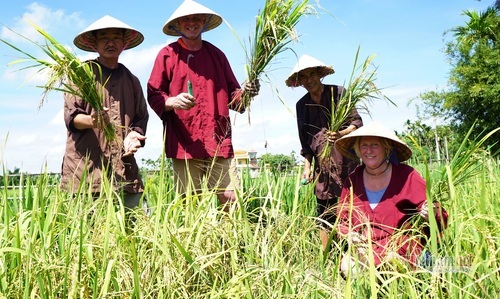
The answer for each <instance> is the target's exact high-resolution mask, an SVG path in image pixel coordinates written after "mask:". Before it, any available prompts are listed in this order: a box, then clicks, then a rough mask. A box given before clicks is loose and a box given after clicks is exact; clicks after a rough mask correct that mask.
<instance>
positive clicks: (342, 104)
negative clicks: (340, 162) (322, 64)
mask: <svg viewBox="0 0 500 299" xmlns="http://www.w3.org/2000/svg"><path fill="white" fill-rule="evenodd" d="M359 50H360V47H358V49H357V51H356V56H355V59H354V66H353V69H352V72H351V76H350V79H349V84H348V85H347V88H346V91H345V92H344V93H343V94H342V95H341V96H340V99H339V101H338V103H335V98H334V95H333V93H332V110H331V111H330V115H329V116H330V125H329V127H328V130H329V131H331V132H337V131H339V130H341V128H342V126H343V125H344V124H345V123H346V122H348V121H349V118H350V117H351V115H352V113H353V112H354V111H355V110H358V111H360V110H361V111H365V112H367V113H369V110H368V104H371V103H372V102H373V100H375V99H381V100H385V101H388V102H389V103H391V104H393V105H394V106H396V104H395V103H394V102H392V101H391V100H390V99H389V98H388V97H387V96H385V95H384V94H383V93H382V89H381V88H379V87H377V85H376V84H375V81H376V80H377V76H376V75H377V69H378V68H377V67H375V68H373V69H372V68H371V67H373V59H374V58H375V55H370V56H369V57H367V58H366V59H365V61H364V62H363V63H362V64H361V65H358V58H359ZM356 72H359V74H357V75H356ZM324 138H325V140H324V147H323V150H322V151H321V153H320V156H319V158H320V164H321V165H322V167H323V168H329V167H330V166H331V165H330V163H332V162H333V160H332V159H330V157H331V156H332V151H333V143H331V142H328V141H327V140H326V138H327V136H326V134H325V135H324Z"/></svg>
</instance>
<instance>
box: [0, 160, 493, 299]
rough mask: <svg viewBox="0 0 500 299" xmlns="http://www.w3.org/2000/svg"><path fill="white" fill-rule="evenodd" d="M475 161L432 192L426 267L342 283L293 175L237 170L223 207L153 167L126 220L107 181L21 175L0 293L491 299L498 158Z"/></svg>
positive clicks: (4, 228) (7, 213)
mask: <svg viewBox="0 0 500 299" xmlns="http://www.w3.org/2000/svg"><path fill="white" fill-rule="evenodd" d="M481 161H482V162H485V163H480V164H479V165H478V167H479V169H478V170H477V172H476V173H475V175H473V176H470V177H468V178H467V179H464V180H461V181H460V184H457V185H453V187H452V189H449V190H452V192H451V193H452V194H454V195H453V197H451V198H450V199H449V200H448V201H444V202H443V204H444V205H445V208H446V209H447V210H448V212H449V214H450V219H449V227H448V229H447V230H445V231H444V234H443V236H442V240H441V242H440V243H439V246H437V244H435V245H436V248H437V250H436V251H435V252H433V254H434V255H433V260H434V262H435V264H434V268H429V269H424V268H417V269H410V268H408V267H406V266H404V265H390V266H388V267H386V268H384V269H382V270H380V271H376V270H374V269H371V270H369V271H368V272H367V273H366V274H364V275H361V276H358V277H356V278H355V279H352V278H349V280H348V281H345V280H344V279H343V278H342V277H341V276H340V274H339V272H338V271H337V269H338V263H339V252H338V250H337V249H335V248H336V244H334V246H333V247H334V249H333V250H332V251H331V252H328V253H326V254H325V255H323V253H322V252H321V242H320V240H319V237H318V235H317V229H316V224H315V218H314V215H315V200H314V197H313V195H312V189H311V186H301V184H300V176H298V175H283V176H275V175H272V174H270V173H267V172H264V173H263V174H262V175H261V176H260V177H258V178H255V179H251V178H250V177H249V176H246V175H245V176H243V190H241V192H240V193H239V200H240V206H241V208H240V209H239V210H237V211H232V212H231V213H230V214H225V213H222V212H221V211H220V207H218V206H217V204H216V197H215V196H214V195H212V194H210V193H209V192H205V193H203V194H201V195H200V196H199V197H192V198H187V199H186V200H185V201H184V200H182V199H181V198H179V197H178V196H176V195H175V192H173V189H174V187H173V183H172V179H171V176H170V173H169V172H168V171H167V170H166V169H165V168H163V169H161V170H160V171H158V172H157V173H155V174H152V175H151V176H149V177H147V178H146V179H145V181H146V194H147V197H148V200H149V204H150V205H151V206H152V207H153V208H154V211H153V213H152V215H151V216H150V217H146V216H145V215H144V214H142V213H140V212H138V214H137V216H136V217H137V220H136V224H135V226H133V227H128V226H127V221H126V214H125V213H124V210H123V207H122V206H120V205H119V204H118V195H117V194H116V193H114V192H111V191H109V190H111V189H110V187H107V189H106V190H107V191H105V192H103V194H102V195H101V197H100V198H98V199H97V200H93V199H92V198H91V196H90V195H87V194H82V195H81V196H78V197H76V198H72V197H71V196H69V195H67V194H65V193H63V192H62V191H61V190H60V189H59V187H57V186H48V187H46V185H47V184H46V182H47V179H48V176H43V175H42V176H40V177H38V178H36V179H35V180H30V179H25V180H23V181H22V182H21V183H20V186H19V187H21V188H20V191H19V192H17V193H16V194H14V196H15V198H11V199H7V198H6V195H7V194H8V195H9V196H12V195H13V194H12V193H9V192H7V191H6V190H5V188H6V187H2V188H4V190H2V192H1V194H2V205H1V206H0V236H1V237H0V294H1V296H0V298H191V299H192V298H350V297H352V298H368V297H372V298H377V296H379V297H384V298H422V297H426V298H494V297H495V296H496V293H497V290H498V289H500V281H499V277H500V275H499V271H500V259H499V255H500V246H499V245H498V244H500V242H499V228H500V219H499V217H498V215H500V208H499V207H500V202H499V201H500V200H499V198H500V194H499V192H500V191H499V190H500V181H499V180H498V177H499V175H500V164H499V161H498V160H494V159H492V158H491V157H488V156H484V157H483V159H481ZM448 166H449V165H435V166H434V168H433V169H430V171H429V174H430V175H434V177H436V178H439V176H438V175H435V173H437V174H440V173H441V172H442V171H443V169H446V167H448ZM420 167H423V166H420ZM296 173H301V172H300V169H299V170H298V172H296ZM432 245H433V244H431V245H430V246H432Z"/></svg>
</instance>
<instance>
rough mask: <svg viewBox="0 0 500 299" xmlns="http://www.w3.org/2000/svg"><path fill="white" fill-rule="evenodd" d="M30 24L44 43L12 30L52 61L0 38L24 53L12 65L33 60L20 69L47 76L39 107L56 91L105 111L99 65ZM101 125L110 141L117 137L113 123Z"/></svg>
mask: <svg viewBox="0 0 500 299" xmlns="http://www.w3.org/2000/svg"><path fill="white" fill-rule="evenodd" d="M28 23H29V24H30V25H31V26H33V28H34V29H35V30H36V31H37V32H38V33H39V34H40V35H42V36H43V38H44V39H45V44H40V43H38V42H36V41H33V40H31V39H29V38H27V37H25V36H23V35H21V34H19V33H17V32H15V31H14V30H12V29H9V30H11V31H12V32H14V33H15V34H17V35H19V36H20V37H22V38H23V39H25V40H27V41H29V42H30V43H32V44H34V45H35V46H37V47H38V48H40V49H41V50H42V51H43V52H44V53H45V54H46V55H47V56H48V58H49V60H46V59H40V58H37V57H35V56H33V55H31V54H29V53H27V52H26V51H23V50H21V49H20V48H18V47H17V46H15V45H13V44H12V43H9V42H7V41H5V40H3V39H0V41H2V42H3V43H4V44H6V45H8V46H9V47H11V48H13V49H14V50H16V51H17V52H20V53H22V54H23V55H24V58H20V59H17V60H14V61H12V62H10V63H9V65H13V64H18V63H32V64H31V65H29V66H26V67H23V68H21V70H24V69H30V68H36V69H37V73H39V74H43V75H44V76H46V77H47V81H46V82H45V85H42V86H37V87H40V88H43V89H44V91H43V94H42V98H41V100H40V104H39V108H40V107H41V106H43V103H44V102H45V100H46V98H47V95H48V94H49V92H50V91H53V90H56V91H62V92H66V93H69V94H73V95H76V96H78V97H80V98H82V99H83V100H85V101H86V102H87V103H88V104H89V105H90V106H91V107H92V108H93V109H94V110H96V111H102V110H103V108H104V107H103V90H101V89H99V87H98V86H101V88H104V86H105V84H106V82H101V84H96V75H95V74H94V71H93V70H92V68H93V67H95V68H96V69H97V72H98V75H99V76H98V78H102V73H101V68H100V66H99V64H97V63H95V62H92V61H87V62H82V61H80V59H78V57H77V56H76V55H75V54H74V53H73V52H71V51H70V50H68V49H67V48H66V47H65V46H63V45H62V44H61V43H59V42H58V41H57V40H56V39H55V38H54V37H52V36H51V35H50V34H49V33H47V32H46V31H44V30H43V29H42V28H40V27H39V26H37V25H36V24H34V23H32V22H29V21H28ZM98 116H99V118H98V122H99V123H102V122H103V119H102V117H101V114H100V113H98ZM99 127H103V130H104V136H105V137H106V140H107V141H108V142H111V141H113V140H115V137H116V134H115V129H114V125H113V124H112V123H107V124H106V125H101V126H99Z"/></svg>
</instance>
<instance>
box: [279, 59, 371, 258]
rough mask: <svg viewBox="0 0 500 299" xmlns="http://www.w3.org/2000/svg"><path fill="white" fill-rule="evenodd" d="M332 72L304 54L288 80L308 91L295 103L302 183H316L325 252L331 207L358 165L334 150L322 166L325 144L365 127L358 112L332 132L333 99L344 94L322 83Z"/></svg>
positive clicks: (321, 236)
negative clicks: (321, 160) (302, 159)
mask: <svg viewBox="0 0 500 299" xmlns="http://www.w3.org/2000/svg"><path fill="white" fill-rule="evenodd" d="M333 73H334V70H333V67H331V66H328V65H326V64H325V63H323V62H321V61H319V60H317V59H316V58H313V57H311V56H309V55H302V56H301V57H300V59H299V61H298V62H297V64H296V65H295V67H294V69H293V70H292V73H291V74H290V76H289V77H288V79H287V80H286V81H285V83H286V85H287V86H289V87H297V86H303V87H304V88H305V89H306V90H307V93H306V94H305V95H304V96H303V97H302V98H301V99H300V100H299V101H298V102H297V104H296V112H297V127H298V131H299V139H300V144H301V147H302V148H301V150H300V154H301V155H302V156H303V157H304V158H305V159H304V173H303V175H302V178H303V183H309V182H311V181H314V182H315V184H316V185H315V189H314V194H315V196H316V201H317V215H318V218H319V221H318V222H319V225H320V239H321V244H322V246H323V247H322V248H323V249H324V250H326V248H327V245H328V241H329V238H330V230H331V227H332V225H333V224H334V223H335V220H336V217H335V212H334V211H332V208H333V207H334V206H335V205H336V204H337V202H338V197H339V196H340V192H341V190H342V183H343V182H344V180H345V179H346V178H347V176H348V174H349V173H350V172H351V171H352V170H354V168H355V167H356V165H357V162H356V161H352V160H350V159H347V158H343V157H342V155H340V153H339V152H337V151H336V150H335V148H333V151H332V156H331V157H328V159H327V160H328V161H330V162H331V163H325V164H322V163H320V159H319V157H320V155H321V152H322V150H323V148H324V147H325V142H331V143H332V146H333V142H335V140H336V139H338V138H340V137H342V136H344V135H347V134H348V133H350V132H353V131H354V130H356V129H357V128H359V127H361V126H362V125H363V122H362V120H361V116H360V115H359V114H358V112H357V111H353V112H352V113H351V116H350V117H349V119H347V120H346V122H345V123H344V124H343V126H342V128H341V129H340V130H339V131H338V132H330V131H329V128H330V116H331V113H332V112H331V111H332V99H334V102H335V103H338V101H339V99H340V97H341V95H342V94H343V93H344V92H345V90H344V87H342V86H338V85H326V84H323V83H322V81H321V80H322V79H323V78H324V77H325V76H327V75H330V74H333ZM325 136H326V137H325ZM322 165H323V166H322ZM325 165H328V167H325Z"/></svg>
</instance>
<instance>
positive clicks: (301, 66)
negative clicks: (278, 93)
mask: <svg viewBox="0 0 500 299" xmlns="http://www.w3.org/2000/svg"><path fill="white" fill-rule="evenodd" d="M308 68H317V69H318V70H319V72H320V76H321V78H323V77H325V76H327V75H331V74H333V73H335V70H334V69H333V67H332V66H331V65H326V64H325V63H323V62H322V61H319V60H318V59H316V58H314V57H311V56H309V55H306V54H304V55H302V56H300V58H299V61H298V62H297V64H296V65H295V67H294V68H293V70H292V73H291V74H290V76H288V79H286V81H285V83H286V86H288V87H297V86H300V83H299V72H300V71H303V70H305V69H308Z"/></svg>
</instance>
